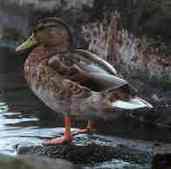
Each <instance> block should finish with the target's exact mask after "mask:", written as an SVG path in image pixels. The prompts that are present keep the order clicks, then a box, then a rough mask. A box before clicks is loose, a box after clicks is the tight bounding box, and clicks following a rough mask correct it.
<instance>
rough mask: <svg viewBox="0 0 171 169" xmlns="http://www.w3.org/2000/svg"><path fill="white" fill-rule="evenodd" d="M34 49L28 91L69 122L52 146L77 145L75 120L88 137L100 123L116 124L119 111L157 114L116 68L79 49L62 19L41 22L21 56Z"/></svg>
mask: <svg viewBox="0 0 171 169" xmlns="http://www.w3.org/2000/svg"><path fill="white" fill-rule="evenodd" d="M28 48H32V51H31V53H30V54H29V56H28V57H27V59H26V61H25V65H24V72H25V78H26V81H27V82H28V85H29V86H30V88H31V89H32V91H33V92H34V93H35V95H37V96H38V97H39V98H40V99H41V100H42V101H43V102H44V103H45V104H46V105H47V106H49V107H50V108H51V109H52V110H54V111H55V112H59V113H63V114H64V117H65V131H64V136H63V137H62V138H54V139H51V140H49V141H47V143H48V144H61V143H70V142H72V140H73V136H72V133H71V118H72V117H79V118H85V119H87V120H88V125H87V128H86V129H82V130H80V132H87V131H92V130H94V129H95V124H94V121H93V119H94V118H96V117H102V118H110V116H111V115H113V114H114V113H117V112H116V111H115V112H114V110H116V109H118V108H119V109H126V110H129V109H131V110H132V109H140V108H144V107H147V108H152V105H151V104H150V103H148V102H147V101H145V100H143V99H141V98H139V97H138V96H137V94H136V92H133V91H134V90H132V87H130V85H129V84H128V82H127V81H126V80H124V79H122V78H120V77H118V75H117V72H116V70H115V68H114V67H113V66H112V65H111V64H109V63H108V62H107V61H105V60H103V59H101V58H100V57H98V56H97V55H96V54H94V53H91V52H89V51H87V50H83V49H74V47H73V39H72V34H71V31H70V29H69V28H68V26H67V25H66V23H65V22H64V21H62V20H61V19H58V18H44V19H41V20H39V21H38V23H37V24H36V26H35V27H34V29H33V32H32V35H31V36H30V37H29V39H28V40H26V41H25V42H24V43H23V44H21V45H20V46H19V47H17V48H16V51H22V50H25V49H28Z"/></svg>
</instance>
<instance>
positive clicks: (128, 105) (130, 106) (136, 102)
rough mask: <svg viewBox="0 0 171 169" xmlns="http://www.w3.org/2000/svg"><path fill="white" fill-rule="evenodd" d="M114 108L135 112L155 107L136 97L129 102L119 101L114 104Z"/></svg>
mask: <svg viewBox="0 0 171 169" xmlns="http://www.w3.org/2000/svg"><path fill="white" fill-rule="evenodd" d="M112 107H113V108H120V109H125V110H135V109H141V108H153V106H152V105H151V104H150V103H148V102H147V101H145V100H144V99H141V98H140V97H134V98H131V99H129V100H128V101H124V100H117V101H115V102H113V103H112Z"/></svg>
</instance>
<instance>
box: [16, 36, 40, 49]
mask: <svg viewBox="0 0 171 169" xmlns="http://www.w3.org/2000/svg"><path fill="white" fill-rule="evenodd" d="M36 44H37V42H36V40H35V38H34V35H33V34H32V35H31V36H30V37H29V38H28V39H27V40H26V41H25V42H23V43H22V44H21V45H20V46H18V47H17V48H16V52H20V51H23V50H26V49H30V48H32V47H33V46H35V45H36Z"/></svg>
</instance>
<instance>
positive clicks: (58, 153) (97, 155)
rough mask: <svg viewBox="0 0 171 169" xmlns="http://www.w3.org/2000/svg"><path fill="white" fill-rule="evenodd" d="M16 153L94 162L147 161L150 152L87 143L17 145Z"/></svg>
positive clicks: (77, 162)
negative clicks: (114, 160) (113, 160)
mask: <svg viewBox="0 0 171 169" xmlns="http://www.w3.org/2000/svg"><path fill="white" fill-rule="evenodd" d="M17 152H18V154H22V155H23V154H28V155H32V154H35V155H38V156H46V157H50V158H54V159H56V158H62V159H65V160H68V161H71V162H73V163H74V164H95V163H99V162H104V161H109V160H111V159H122V160H124V161H129V162H131V161H133V162H136V163H142V164H143V163H149V162H150V159H151V155H150V153H147V152H142V151H138V150H135V149H130V148H128V147H126V146H120V145H118V146H116V147H111V146H104V145H98V144H95V143H91V144H88V145H74V144H66V145H43V146H40V145H39V146H38V145H37V146H18V148H17Z"/></svg>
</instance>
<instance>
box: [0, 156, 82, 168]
mask: <svg viewBox="0 0 171 169" xmlns="http://www.w3.org/2000/svg"><path fill="white" fill-rule="evenodd" d="M0 168H1V169H64V168H65V169H77V168H79V167H78V166H75V165H73V164H71V163H70V162H68V161H66V160H62V159H55V160H54V159H49V158H47V157H37V156H34V155H32V156H28V155H27V156H18V157H16V158H14V157H10V156H4V155H0Z"/></svg>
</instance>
